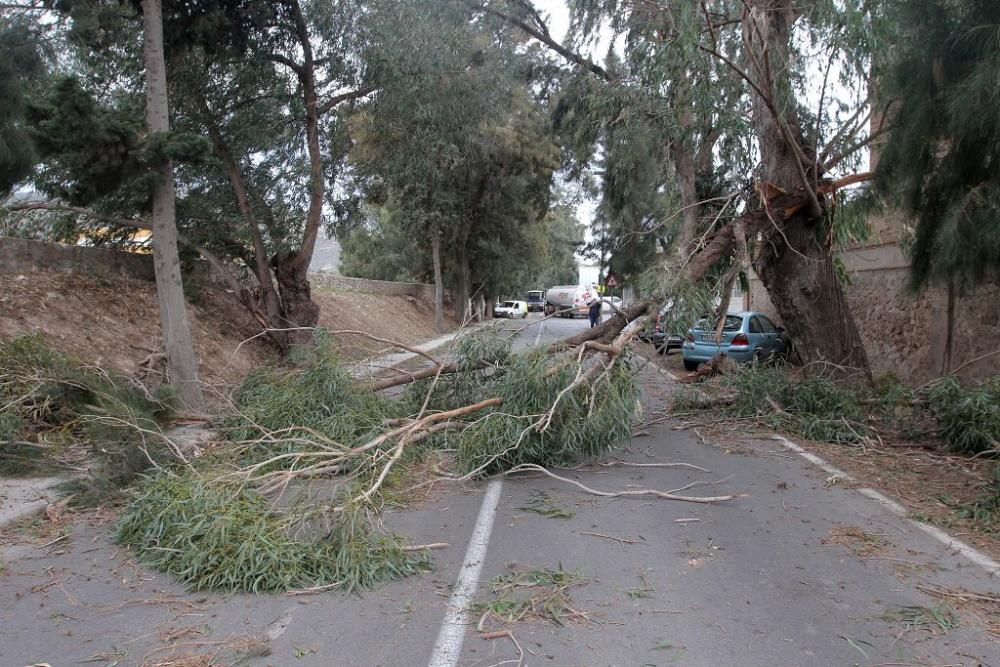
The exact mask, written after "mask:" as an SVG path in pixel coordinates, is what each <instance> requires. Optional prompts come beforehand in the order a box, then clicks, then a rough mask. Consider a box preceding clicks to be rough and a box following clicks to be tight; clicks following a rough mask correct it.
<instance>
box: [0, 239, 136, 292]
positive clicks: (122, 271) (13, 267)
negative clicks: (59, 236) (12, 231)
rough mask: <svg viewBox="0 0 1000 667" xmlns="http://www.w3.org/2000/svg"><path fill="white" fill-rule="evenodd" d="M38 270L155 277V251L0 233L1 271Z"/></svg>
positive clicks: (110, 275) (111, 275)
mask: <svg viewBox="0 0 1000 667" xmlns="http://www.w3.org/2000/svg"><path fill="white" fill-rule="evenodd" d="M38 270H47V271H62V272H67V273H70V272H73V273H84V274H89V275H95V276H107V277H117V276H128V277H130V278H137V279H139V280H149V281H152V280H155V275H154V273H153V256H152V255H144V254H139V253H131V252H120V251H118V250H110V249H108V248H93V247H89V246H77V245H65V244H62V243H45V242H42V241H32V240H28V239H18V238H12V237H6V236H5V237H0V273H30V272H31V271H38Z"/></svg>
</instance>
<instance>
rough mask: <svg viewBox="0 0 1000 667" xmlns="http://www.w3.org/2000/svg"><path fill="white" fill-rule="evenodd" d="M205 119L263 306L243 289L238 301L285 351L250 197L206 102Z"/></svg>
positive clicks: (280, 318) (282, 323) (274, 293)
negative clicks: (243, 228) (249, 249)
mask: <svg viewBox="0 0 1000 667" xmlns="http://www.w3.org/2000/svg"><path fill="white" fill-rule="evenodd" d="M204 111H205V112H206V119H207V121H206V122H207V123H208V136H209V139H210V140H211V142H212V147H213V149H214V152H215V155H216V157H218V158H219V160H221V161H222V165H223V168H224V169H225V170H226V175H227V176H228V178H229V184H230V187H232V189H233V196H234V197H235V198H236V205H237V206H238V207H239V209H240V214H241V215H242V216H243V221H244V222H245V223H246V225H247V229H248V230H249V232H250V238H251V239H252V241H253V250H254V257H253V259H254V267H253V268H254V274H255V275H256V276H257V284H258V285H259V286H260V305H262V306H263V309H264V310H263V313H261V312H260V307H259V305H258V303H257V299H255V298H254V296H253V294H251V293H250V291H249V290H247V289H246V288H244V289H242V290H241V291H240V300H241V301H242V302H243V305H244V306H246V308H247V309H248V310H250V312H251V313H252V314H253V315H254V317H256V318H257V319H258V321H260V320H261V319H263V321H262V322H260V324H261V325H262V326H264V327H265V328H266V329H268V330H269V331H268V337H269V338H270V339H271V340H272V341H273V342H274V344H275V345H277V346H278V349H279V350H280V351H281V353H282V354H284V353H286V352H287V351H288V345H289V339H288V336H287V335H286V334H285V333H284V332H282V331H273V329H283V328H285V327H287V326H289V322H288V321H287V320H286V319H285V317H284V312H283V310H282V307H281V300H280V299H279V298H278V292H277V290H276V289H275V286H274V279H273V277H272V275H271V267H270V264H269V263H268V257H267V248H266V247H265V246H264V237H263V235H262V234H261V233H260V226H259V225H258V224H257V218H256V216H255V215H254V211H253V206H252V205H251V204H250V197H249V194H248V192H247V187H246V181H245V180H244V178H243V171H242V169H240V166H239V165H238V164H237V163H236V160H235V158H233V155H232V152H231V151H230V150H229V146H228V145H227V144H226V142H225V140H224V139H223V137H222V132H221V130H220V129H219V127H218V125H217V124H216V123H215V122H214V121H213V119H212V118H211V116H210V115H209V114H210V112H209V110H208V107H207V104H206V105H204Z"/></svg>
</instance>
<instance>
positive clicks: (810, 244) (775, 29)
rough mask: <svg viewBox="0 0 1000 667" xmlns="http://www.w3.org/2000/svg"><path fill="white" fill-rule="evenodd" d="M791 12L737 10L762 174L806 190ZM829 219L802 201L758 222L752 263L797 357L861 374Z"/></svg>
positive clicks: (810, 168)
mask: <svg viewBox="0 0 1000 667" xmlns="http://www.w3.org/2000/svg"><path fill="white" fill-rule="evenodd" d="M795 19H796V14H795V10H794V6H793V0H748V3H747V10H746V11H745V12H744V15H743V43H744V50H745V53H746V56H747V62H748V71H749V74H750V78H751V79H753V80H754V82H755V83H756V85H757V87H758V89H759V90H760V91H761V92H763V93H764V94H765V95H767V96H768V98H767V99H765V98H764V97H762V96H761V95H760V94H759V93H758V92H757V91H754V92H752V93H751V97H752V101H753V119H752V120H753V125H754V129H755V130H756V134H757V138H758V142H759V146H760V154H761V161H762V163H763V171H762V180H763V181H764V182H765V183H771V184H773V185H775V186H777V187H778V188H781V189H782V190H784V191H786V192H789V193H791V192H793V191H795V190H796V189H798V188H803V187H805V188H806V190H807V192H808V191H809V190H811V189H812V184H813V183H815V181H816V179H817V176H821V174H817V173H816V167H815V163H814V156H811V155H810V154H809V153H810V152H811V151H809V150H808V149H807V148H806V142H805V141H804V140H803V137H802V131H801V126H800V123H799V118H798V114H797V112H796V104H795V98H794V92H793V90H792V85H791V76H790V47H789V44H790V37H791V29H792V24H793V23H794V22H795ZM818 197H821V195H818V194H817V198H818ZM810 199H811V200H812V197H810ZM830 224H831V223H830V219H829V216H828V215H827V213H826V211H824V210H822V209H821V210H816V206H815V205H809V206H804V207H802V208H800V209H799V210H797V211H795V212H794V213H792V214H791V215H789V216H788V217H787V218H781V219H780V220H778V221H776V224H772V225H769V226H765V227H764V228H763V231H762V234H761V242H762V249H761V252H760V253H759V256H758V258H757V261H756V265H755V268H756V270H757V273H758V275H759V276H760V279H761V281H762V282H763V283H764V286H765V287H766V288H767V291H768V294H769V295H770V297H771V302H772V303H773V304H774V307H775V309H776V310H777V311H778V314H779V315H780V316H781V319H782V322H783V324H784V325H785V327H786V328H787V329H788V330H789V332H790V333H791V335H792V337H793V340H794V343H795V347H796V349H797V351H798V353H799V355H800V356H801V358H802V360H803V361H804V362H806V363H810V362H829V363H832V364H836V365H838V366H844V367H849V368H852V369H857V370H860V371H862V372H863V373H865V374H866V375H867V374H868V373H869V367H868V357H867V354H866V353H865V348H864V344H863V343H862V340H861V336H860V334H859V333H858V328H857V325H856V324H855V322H854V316H853V315H852V314H851V311H850V308H849V307H848V304H847V299H846V297H845V296H844V292H843V289H842V287H841V285H840V281H839V278H838V276H837V271H836V266H835V264H834V262H833V256H832V247H831V238H830V236H831V235H830Z"/></svg>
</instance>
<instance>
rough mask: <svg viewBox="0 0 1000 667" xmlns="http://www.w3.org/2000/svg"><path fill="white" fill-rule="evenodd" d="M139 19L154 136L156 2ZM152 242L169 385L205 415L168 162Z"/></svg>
mask: <svg viewBox="0 0 1000 667" xmlns="http://www.w3.org/2000/svg"><path fill="white" fill-rule="evenodd" d="M142 19H143V40H142V43H143V49H142V52H143V61H144V65H145V69H146V125H147V128H148V130H149V133H150V134H151V135H152V134H156V133H161V132H167V131H169V130H170V120H169V107H168V103H167V72H166V63H165V60H164V54H163V13H162V7H161V5H160V0H143V3H142ZM152 244H153V267H154V269H155V271H156V298H157V301H158V303H159V307H160V327H161V329H162V331H163V348H164V351H165V352H166V354H167V366H168V368H169V371H170V383H171V385H172V386H173V387H174V389H175V390H176V392H177V398H178V400H179V401H180V403H181V405H182V406H183V407H184V408H185V409H187V410H191V411H194V412H204V410H205V399H204V397H203V396H202V393H201V384H200V383H199V382H198V360H197V358H196V357H195V354H194V345H193V344H192V342H191V329H190V327H189V325H188V318H187V303H186V302H185V299H184V284H183V279H182V276H181V263H180V259H179V258H178V256H177V225H176V222H175V215H174V170H173V166H172V165H171V164H170V162H169V160H163V161H162V162H160V163H159V164H157V165H156V167H155V179H154V183H153V237H152Z"/></svg>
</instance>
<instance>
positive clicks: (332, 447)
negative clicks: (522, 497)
mask: <svg viewBox="0 0 1000 667" xmlns="http://www.w3.org/2000/svg"><path fill="white" fill-rule="evenodd" d="M650 311H651V309H650V304H647V303H642V304H636V305H635V306H632V307H630V308H626V309H625V310H623V311H622V312H620V313H619V314H616V315H615V316H614V317H611V318H610V319H609V320H608V321H607V322H605V323H604V324H603V325H602V326H600V327H594V328H593V329H590V330H588V331H586V332H583V333H582V334H581V335H578V336H574V337H571V338H568V339H565V340H563V341H560V342H559V343H558V344H555V345H552V346H549V347H548V348H537V349H531V350H528V351H525V352H521V353H518V354H513V353H512V352H511V347H510V339H509V338H503V337H500V336H498V335H496V334H495V333H493V334H489V333H483V332H479V333H476V334H471V335H467V336H465V337H463V338H462V339H461V340H460V342H459V343H458V345H457V346H456V349H455V350H454V352H453V353H452V358H451V359H450V360H448V361H444V360H438V359H436V358H435V357H431V356H430V355H427V356H426V359H427V360H428V361H429V362H431V365H430V366H429V367H428V368H427V369H425V370H421V371H416V372H412V373H409V374H406V375H403V376H399V377H394V378H390V379H391V380H392V382H391V383H390V382H382V381H376V382H374V383H373V382H371V381H359V380H357V379H355V378H353V377H352V376H351V375H350V374H349V373H348V372H347V370H346V369H345V368H344V367H343V366H341V365H340V364H339V363H338V360H337V358H336V357H335V356H334V355H333V353H332V352H330V350H329V346H327V345H323V344H322V341H321V344H320V345H317V346H316V347H315V349H314V350H312V351H310V352H309V353H308V354H309V355H310V357H309V359H308V360H307V362H306V363H304V364H303V365H300V366H299V367H296V368H288V367H280V368H272V369H263V370H259V371H257V372H255V373H252V374H251V375H250V376H249V377H248V378H247V379H246V381H245V382H244V383H243V385H242V386H241V387H240V388H239V389H238V390H237V391H236V392H235V393H234V394H233V396H232V402H231V409H230V411H229V415H228V416H227V417H226V418H225V420H224V421H223V422H221V423H220V424H219V429H220V431H221V433H222V434H223V435H224V436H225V438H226V440H227V443H226V445H225V446H224V447H220V448H218V449H216V450H215V451H214V452H213V453H212V454H211V455H208V456H204V457H202V458H200V459H197V460H194V461H192V462H191V463H189V464H178V465H176V466H174V467H172V468H171V467H167V468H164V471H163V473H162V474H161V475H160V476H159V477H157V478H156V479H155V480H153V481H150V482H148V483H147V484H146V485H144V487H143V488H142V489H141V490H140V492H139V495H138V496H137V497H136V498H135V500H134V502H133V504H132V506H131V507H130V508H129V510H128V512H127V513H126V518H124V519H123V521H122V523H120V526H119V530H118V536H119V539H120V540H121V541H122V542H123V543H125V544H128V545H130V546H132V547H133V548H135V549H136V551H137V553H138V554H139V556H140V558H142V559H143V560H145V561H146V562H148V563H150V564H152V565H153V566H155V567H158V568H160V569H163V570H165V571H167V572H171V573H174V574H176V575H177V576H179V577H180V578H181V579H182V580H183V581H184V582H185V583H187V584H189V585H192V586H194V587H207V588H225V589H235V590H245V589H247V587H248V586H249V585H251V584H252V585H254V586H257V587H258V588H259V589H261V590H263V589H266V590H280V589H283V588H284V589H286V590H287V589H290V588H294V589H302V590H327V589H328V588H338V587H342V588H345V589H350V588H353V587H359V586H361V587H364V586H370V585H374V584H377V583H378V582H380V581H384V580H386V579H387V578H392V577H393V576H403V575H406V574H409V573H411V572H416V571H418V570H419V569H420V568H421V567H422V566H423V563H424V558H425V556H423V555H420V554H418V553H417V552H415V551H414V550H412V549H410V550H408V549H407V547H406V545H405V542H403V541H402V540H400V539H398V538H396V537H394V536H392V535H388V534H384V533H383V532H382V531H381V529H380V528H379V527H378V526H379V522H378V514H379V510H380V508H381V507H382V506H383V505H384V504H385V503H386V502H387V501H393V502H405V500H406V498H407V497H408V496H409V495H410V494H412V493H413V492H414V490H415V488H418V487H421V486H426V485H428V484H432V483H435V482H448V481H451V482H455V481H466V480H473V479H477V478H482V477H486V476H489V475H495V474H508V473H520V472H529V471H530V472H540V471H548V470H549V468H552V467H559V466H567V465H572V464H575V463H577V462H578V460H579V459H581V458H594V457H599V456H602V455H605V454H607V453H608V452H609V451H610V450H611V448H612V447H613V446H614V445H616V444H617V443H620V442H623V441H625V440H627V439H628V438H629V436H630V434H631V429H632V423H633V418H634V416H635V412H636V409H637V406H638V391H637V387H636V384H635V381H634V380H635V377H634V375H635V368H634V365H633V363H632V360H631V355H630V354H629V344H630V342H631V341H632V339H633V338H634V337H635V336H636V334H637V333H638V332H639V331H641V330H642V329H643V328H644V327H645V326H646V325H647V323H648V322H649V319H650V317H651V312H650ZM392 387H403V388H402V390H401V391H399V390H397V391H395V392H392V393H393V396H394V397H389V396H387V395H386V392H384V391H378V389H388V388H392ZM421 462H422V463H423V465H422V466H421V467H420V470H421V473H420V476H419V478H417V479H409V478H408V476H407V470H408V469H410V470H412V466H413V465H415V464H419V463H421ZM543 474H550V475H554V476H555V477H557V478H558V477H559V476H558V475H557V474H556V473H550V472H545V473H543ZM318 479H322V480H323V481H322V483H321V484H317V480H318ZM701 483H702V482H698V483H696V484H701ZM705 483H708V482H705ZM319 488H322V489H323V493H322V498H320V497H317V495H318V491H317V490H318V489H319ZM684 488H690V485H688V486H685V487H683V488H682V489H673V490H667V491H661V490H656V489H649V490H646V491H643V492H642V493H641V494H640V493H633V492H631V491H628V492H621V493H622V495H625V496H630V495H632V496H638V495H644V496H651V497H658V498H661V499H665V500H677V501H684V502H700V503H715V502H723V501H726V500H731V499H732V498H734V496H733V495H728V494H717V495H712V496H703V497H700V496H690V495H682V494H680V493H678V492H679V491H681V490H683V489H684ZM583 490H585V491H587V492H589V493H598V494H600V495H612V496H613V495H616V492H614V491H597V490H594V489H591V488H589V487H587V488H584V489H583ZM164 506H167V507H170V508H175V509H176V512H178V513H179V514H178V515H177V516H176V517H172V519H171V522H170V527H169V535H168V536H167V535H165V534H164V533H163V532H162V530H161V529H158V528H157V527H156V524H157V522H161V517H162V516H163V510H162V508H163V507H164ZM222 507H227V508H230V507H231V508H232V509H226V510H225V511H223V510H222V509H220V508H222ZM171 511H173V510H171ZM173 519H176V520H173ZM220 522H221V523H222V524H224V525H221V526H220V525H219V524H220ZM345 522H346V525H345ZM237 523H239V524H240V525H241V526H249V527H247V528H245V529H244V528H241V529H239V530H237V529H236V528H235V526H236V524H237ZM226 526H231V528H226ZM362 526H363V527H364V528H362ZM323 535H328V536H335V539H333V542H334V544H333V545H331V544H330V543H329V541H327V540H324V539H323V538H322V536H323ZM229 539H234V540H239V541H240V542H241V544H243V545H247V546H245V547H243V549H244V550H246V551H251V552H252V551H255V550H259V551H261V554H262V555H261V557H260V558H256V557H249V556H247V557H244V558H240V559H234V558H230V557H228V556H220V557H219V558H218V560H217V561H213V562H208V563H205V562H203V561H202V560H199V559H198V558H197V557H196V553H197V552H201V551H205V550H209V551H212V552H213V553H222V554H225V553H227V552H226V551H225V550H226V548H227V547H226V546H225V543H226V540H229ZM161 540H166V542H167V543H168V544H169V547H170V548H169V549H168V550H164V549H162V548H161V546H162V544H161ZM234 548H235V547H234ZM281 554H285V556H284V557H282V556H281ZM324 559H334V560H335V561H336V562H337V563H338V565H337V566H336V567H333V566H330V567H327V566H321V565H320V564H321V563H322V562H323V561H324ZM257 582H260V583H257Z"/></svg>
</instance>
